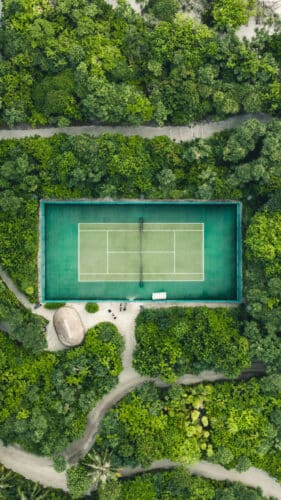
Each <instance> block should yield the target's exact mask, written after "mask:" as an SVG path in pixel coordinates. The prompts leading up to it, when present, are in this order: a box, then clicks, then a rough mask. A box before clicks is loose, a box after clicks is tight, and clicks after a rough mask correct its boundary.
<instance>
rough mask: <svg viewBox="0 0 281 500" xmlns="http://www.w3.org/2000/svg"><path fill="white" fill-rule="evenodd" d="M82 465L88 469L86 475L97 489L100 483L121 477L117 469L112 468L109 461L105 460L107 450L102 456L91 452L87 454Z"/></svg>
mask: <svg viewBox="0 0 281 500" xmlns="http://www.w3.org/2000/svg"><path fill="white" fill-rule="evenodd" d="M84 464H85V466H86V467H87V468H88V469H89V472H88V474H89V476H90V477H91V479H92V481H93V486H94V487H95V488H97V487H98V485H99V484H100V483H101V484H104V483H106V482H107V481H110V480H111V481H112V480H116V479H117V478H118V477H120V475H121V474H120V473H119V472H118V469H115V468H114V467H112V466H111V463H110V461H109V460H108V459H107V450H106V451H105V453H104V454H103V455H99V454H98V453H97V452H95V451H92V452H91V453H89V454H88V456H87V458H86V460H85V462H84Z"/></svg>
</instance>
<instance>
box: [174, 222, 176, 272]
mask: <svg viewBox="0 0 281 500" xmlns="http://www.w3.org/2000/svg"><path fill="white" fill-rule="evenodd" d="M175 272H176V231H174V273H175Z"/></svg>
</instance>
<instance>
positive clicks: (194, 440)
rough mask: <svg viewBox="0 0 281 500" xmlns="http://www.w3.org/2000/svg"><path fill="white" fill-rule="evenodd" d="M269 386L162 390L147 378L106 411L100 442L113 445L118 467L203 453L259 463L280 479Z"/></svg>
mask: <svg viewBox="0 0 281 500" xmlns="http://www.w3.org/2000/svg"><path fill="white" fill-rule="evenodd" d="M265 386H266V380H265V381H263V379H261V380H260V381H258V380H254V379H251V380H250V381H248V382H235V383H234V382H223V383H218V384H215V385H213V386H212V385H209V384H207V385H197V386H193V387H190V386H189V387H181V386H174V387H171V388H169V389H161V390H160V389H156V388H155V387H153V385H152V384H145V385H144V386H143V387H142V388H139V389H136V390H135V391H134V392H132V393H131V394H129V395H127V396H126V397H125V398H124V399H123V400H122V401H121V402H119V403H118V404H117V405H116V407H115V408H112V409H111V410H110V411H109V412H108V414H107V415H106V416H105V417H104V420H103V422H102V426H101V428H100V433H99V435H98V437H97V441H96V447H97V448H98V449H99V451H100V452H102V451H103V450H105V449H109V451H110V453H111V461H112V463H113V465H115V466H118V467H119V466H122V465H129V464H130V465H132V466H134V465H137V464H142V465H143V466H147V465H149V463H151V462H152V461H154V460H157V459H159V458H160V457H163V456H164V457H165V458H168V459H170V460H173V461H177V462H183V463H192V462H193V461H196V460H199V459H200V458H201V459H207V460H211V461H212V462H215V463H217V462H219V463H221V464H222V465H224V466H225V467H227V468H233V467H237V468H238V470H240V471H241V470H246V469H247V468H248V467H249V466H251V465H253V466H256V467H261V468H263V469H265V470H267V471H268V472H269V473H270V474H272V475H273V476H274V477H276V478H277V479H278V480H280V479H281V468H280V450H281V447H280V438H281V427H280V420H279V418H280V398H279V390H276V387H272V390H271V393H270V394H268V393H266V392H265V391H264V387H265ZM269 457H272V461H270V458H269ZM278 457H279V462H278Z"/></svg>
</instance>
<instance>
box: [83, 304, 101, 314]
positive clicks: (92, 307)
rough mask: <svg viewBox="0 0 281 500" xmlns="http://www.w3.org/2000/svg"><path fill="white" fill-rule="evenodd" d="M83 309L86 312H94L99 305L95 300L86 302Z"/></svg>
mask: <svg viewBox="0 0 281 500" xmlns="http://www.w3.org/2000/svg"><path fill="white" fill-rule="evenodd" d="M85 309H86V311H87V312H88V313H95V312H97V311H98V310H99V306H98V304H97V303H96V302H88V303H87V304H86V305H85Z"/></svg>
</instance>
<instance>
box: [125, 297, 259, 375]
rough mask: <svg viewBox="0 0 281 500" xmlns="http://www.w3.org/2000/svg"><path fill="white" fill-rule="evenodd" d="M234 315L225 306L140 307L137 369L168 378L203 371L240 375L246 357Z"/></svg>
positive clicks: (145, 373)
mask: <svg viewBox="0 0 281 500" xmlns="http://www.w3.org/2000/svg"><path fill="white" fill-rule="evenodd" d="M237 316H238V315H237V311H234V312H233V311H230V310H229V309H223V308H219V309H208V308H207V307H194V308H183V307H176V308H175V307H173V308H170V309H156V310H154V309H146V310H144V311H143V312H142V313H141V314H139V316H138V317H137V319H136V328H135V335H136V340H137V346H136V350H135V352H134V367H135V369H136V370H137V371H138V372H139V373H141V374H142V375H149V376H151V377H159V376H160V377H162V378H164V379H166V380H169V381H171V380H175V379H176V378H178V377H179V376H181V375H184V374H186V373H200V372H202V371H203V370H215V371H217V372H220V373H223V374H225V375H226V376H229V377H235V376H238V375H239V374H240V373H241V371H242V370H243V368H247V367H248V366H249V365H250V358H249V343H248V340H247V339H246V337H244V336H242V335H240V332H239V323H238V321H237ZM230 346H231V348H230Z"/></svg>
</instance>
